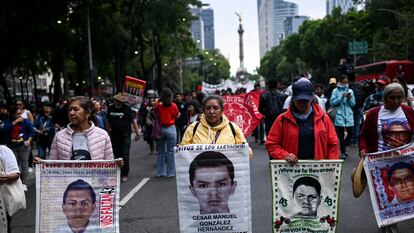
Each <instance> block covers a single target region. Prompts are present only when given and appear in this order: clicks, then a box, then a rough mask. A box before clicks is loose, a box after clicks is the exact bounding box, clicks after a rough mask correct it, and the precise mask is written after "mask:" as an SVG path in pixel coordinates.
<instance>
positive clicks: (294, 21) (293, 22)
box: [285, 15, 309, 37]
mask: <svg viewBox="0 0 414 233" xmlns="http://www.w3.org/2000/svg"><path fill="white" fill-rule="evenodd" d="M307 19H309V17H307V16H299V15H298V16H289V17H286V19H285V36H286V37H288V36H289V35H291V34H293V33H298V32H299V27H300V26H301V25H302V24H303V22H305V20H307Z"/></svg>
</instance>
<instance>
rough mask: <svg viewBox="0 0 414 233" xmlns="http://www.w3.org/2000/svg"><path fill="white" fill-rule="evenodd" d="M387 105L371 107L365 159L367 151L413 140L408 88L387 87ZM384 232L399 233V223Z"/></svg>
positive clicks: (363, 137)
mask: <svg viewBox="0 0 414 233" xmlns="http://www.w3.org/2000/svg"><path fill="white" fill-rule="evenodd" d="M383 99H384V105H382V106H378V107H375V108H373V109H371V110H370V111H369V112H368V114H367V118H366V120H365V121H364V124H363V126H362V131H361V134H360V135H359V139H358V146H359V154H360V156H361V157H362V158H363V157H365V156H366V154H367V153H373V152H380V151H385V150H389V149H393V148H398V147H400V146H403V145H405V144H408V143H409V142H411V140H412V136H413V129H414V111H413V109H412V108H411V107H409V106H407V105H403V104H402V103H403V102H404V100H405V92H404V88H403V87H402V86H401V85H400V84H398V83H392V84H389V85H387V86H386V87H385V89H384V95H383ZM382 232H386V233H388V232H391V233H395V232H398V228H397V225H396V224H392V225H389V226H385V227H382Z"/></svg>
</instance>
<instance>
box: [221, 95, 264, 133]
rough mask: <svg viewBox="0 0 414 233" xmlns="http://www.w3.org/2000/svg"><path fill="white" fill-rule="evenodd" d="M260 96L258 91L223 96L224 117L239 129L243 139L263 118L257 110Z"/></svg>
mask: <svg viewBox="0 0 414 233" xmlns="http://www.w3.org/2000/svg"><path fill="white" fill-rule="evenodd" d="M260 94H261V92H259V91H252V92H249V93H248V94H242V95H226V96H223V99H224V115H226V117H227V118H228V119H229V120H230V121H231V122H233V123H235V124H237V125H238V126H239V127H240V128H241V130H242V131H243V134H244V136H245V137H247V136H248V135H249V134H251V133H252V132H253V130H254V129H255V128H256V127H257V125H258V124H259V123H260V121H261V120H262V118H263V116H262V114H261V113H260V112H259V110H258V109H259V99H260Z"/></svg>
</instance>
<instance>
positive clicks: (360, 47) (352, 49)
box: [348, 41, 368, 55]
mask: <svg viewBox="0 0 414 233" xmlns="http://www.w3.org/2000/svg"><path fill="white" fill-rule="evenodd" d="M348 53H349V54H350V55H355V54H367V53H368V42H366V41H353V42H349V43H348Z"/></svg>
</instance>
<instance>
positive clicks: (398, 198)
mask: <svg viewBox="0 0 414 233" xmlns="http://www.w3.org/2000/svg"><path fill="white" fill-rule="evenodd" d="M364 170H365V174H366V176H367V183H368V187H369V193H370V196H371V202H372V207H373V208H374V213H375V218H376V220H377V223H378V226H379V227H383V226H386V225H390V224H394V223H397V222H401V221H404V220H407V219H411V218H413V217H414V144H413V143H411V144H408V145H405V146H403V147H400V148H397V149H392V150H388V151H383V152H377V153H371V154H368V155H367V156H366V157H365V160H364Z"/></svg>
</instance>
